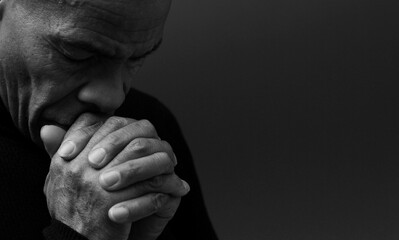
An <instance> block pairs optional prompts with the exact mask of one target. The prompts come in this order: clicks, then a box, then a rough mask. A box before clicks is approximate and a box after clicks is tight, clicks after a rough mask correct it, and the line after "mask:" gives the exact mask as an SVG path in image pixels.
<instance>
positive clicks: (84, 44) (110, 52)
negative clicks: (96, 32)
mask: <svg viewBox="0 0 399 240" xmlns="http://www.w3.org/2000/svg"><path fill="white" fill-rule="evenodd" d="M52 39H53V41H54V42H56V43H57V42H58V43H66V44H69V45H71V46H73V47H77V48H81V49H84V50H87V51H90V52H93V53H99V54H101V55H104V56H109V57H115V55H116V51H115V49H113V48H110V47H107V46H106V45H105V44H94V43H93V42H89V41H85V40H82V39H71V38H66V37H61V38H59V37H58V38H56V37H53V38H52ZM162 41H163V39H162V38H161V39H160V40H159V41H158V42H157V43H156V44H155V45H154V46H153V47H152V48H151V49H150V50H148V51H146V52H144V53H143V54H141V55H138V56H131V57H129V59H142V58H145V57H147V56H149V55H151V54H153V53H154V52H155V51H157V50H158V48H159V47H160V46H161V44H162Z"/></svg>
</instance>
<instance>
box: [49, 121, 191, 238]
mask: <svg viewBox="0 0 399 240" xmlns="http://www.w3.org/2000/svg"><path fill="white" fill-rule="evenodd" d="M46 128H47V129H46ZM49 130H51V127H48V126H47V127H44V128H43V129H42V139H43V141H44V144H45V146H46V149H47V150H48V152H49V154H50V156H52V155H54V156H52V161H51V165H50V172H49V174H48V176H47V179H46V184H45V188H44V191H45V194H46V197H47V203H48V207H49V211H50V214H51V215H52V217H53V218H55V219H58V220H60V221H62V222H64V223H65V224H67V225H68V226H70V227H71V228H73V229H75V230H76V231H78V232H79V233H81V234H83V235H85V236H86V237H88V238H89V239H127V238H128V236H129V233H130V236H132V237H133V238H134V239H138V240H141V239H155V238H156V237H157V236H159V234H160V233H161V232H162V230H163V228H164V227H165V225H166V224H167V222H168V221H169V220H170V219H171V218H172V217H173V215H174V213H175V212H176V210H177V207H178V205H179V203H180V197H182V196H184V195H185V194H187V192H188V190H189V187H188V185H187V183H185V182H184V181H183V180H181V179H180V178H178V177H177V176H176V174H175V173H174V166H175V164H176V158H175V156H174V153H173V151H172V148H171V147H170V145H169V144H168V143H166V142H164V141H161V140H160V139H159V137H158V135H157V133H156V131H155V129H154V127H153V126H152V125H151V124H150V123H149V122H148V121H145V120H143V121H136V120H133V119H127V118H120V117H111V118H109V119H104V118H102V117H99V116H96V115H93V114H83V115H82V116H81V117H79V118H78V119H77V121H76V122H75V123H74V125H73V126H71V128H70V129H69V130H68V132H67V133H66V135H65V137H64V140H63V143H62V145H61V147H60V148H59V150H58V152H57V153H55V154H54V149H56V148H55V147H54V145H58V144H59V142H60V141H59V140H54V141H51V137H48V136H49V133H48V132H49ZM53 130H54V129H53ZM46 131H47V132H46ZM59 135H62V134H60V133H57V134H55V137H53V138H57V136H58V137H59ZM57 141H58V142H57ZM50 142H51V143H52V144H50ZM54 142H55V143H54ZM98 149H102V150H98ZM101 153H105V156H104V157H101V156H102V155H103V154H101ZM66 160H67V161H66ZM88 160H91V161H90V164H91V166H90V165H89V161H88ZM93 160H102V161H93ZM93 167H94V168H93ZM95 168H96V169H95ZM110 219H111V220H112V221H110ZM132 222H134V224H133V225H132V226H133V229H132V231H130V230H131V223H132Z"/></svg>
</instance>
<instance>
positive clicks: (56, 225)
mask: <svg viewBox="0 0 399 240" xmlns="http://www.w3.org/2000/svg"><path fill="white" fill-rule="evenodd" d="M43 235H44V238H45V239H46V240H88V239H87V238H86V237H84V236H83V235H80V234H79V233H78V232H76V231H75V230H73V229H72V228H70V227H69V226H67V225H65V224H63V223H62V222H60V221H58V220H55V219H53V220H51V224H50V226H48V227H46V228H45V229H44V230H43Z"/></svg>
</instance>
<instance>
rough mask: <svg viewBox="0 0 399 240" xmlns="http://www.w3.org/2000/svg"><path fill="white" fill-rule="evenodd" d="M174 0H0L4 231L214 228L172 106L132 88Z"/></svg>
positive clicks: (152, 235)
mask: <svg viewBox="0 0 399 240" xmlns="http://www.w3.org/2000/svg"><path fill="white" fill-rule="evenodd" d="M169 7H170V0H1V1H0V61H1V67H0V70H1V74H0V79H1V80H0V84H1V85H0V95H1V101H0V112H1V119H0V121H1V124H0V159H1V163H2V168H1V175H0V176H1V180H2V183H1V184H0V186H1V193H2V197H1V203H2V204H1V206H0V208H1V211H0V212H1V216H2V219H1V221H0V226H1V228H0V229H1V234H0V236H1V238H2V239H28V238H29V239H37V238H40V237H42V236H44V238H46V239H100V240H106V239H115V240H119V239H137V240H141V239H156V238H158V239H216V236H215V234H214V231H213V229H212V227H211V224H210V222H209V219H208V217H207V214H206V210H205V207H204V204H203V201H202V197H201V193H200V191H199V185H198V181H197V178H196V175H195V171H194V167H193V164H192V160H191V156H190V153H189V150H188V148H187V146H186V144H185V142H184V139H183V137H182V135H181V133H180V130H179V127H178V125H177V123H176V121H175V119H174V117H173V116H172V115H171V113H170V112H169V111H168V110H167V109H166V108H165V107H164V106H163V105H162V104H160V103H159V102H158V101H157V100H155V99H154V98H152V97H150V96H148V95H146V94H144V93H141V92H139V91H137V90H134V89H133V88H132V87H133V86H134V81H135V74H136V73H137V70H138V69H139V68H140V66H141V65H142V64H143V60H144V58H145V57H146V56H148V55H149V54H151V53H152V52H154V51H155V50H156V49H157V47H158V46H159V45H160V43H161V39H162V32H163V27H164V23H165V20H166V17H167V14H168V11H169ZM116 116H118V117H116ZM142 119H146V120H142ZM49 156H50V157H49ZM176 156H177V157H176ZM177 158H178V159H179V165H176V164H177ZM177 173H178V174H179V176H178V175H177ZM46 176H47V177H46ZM180 177H181V178H180ZM183 179H185V180H183ZM186 181H187V182H189V183H190V186H191V192H190V194H188V195H187V196H185V195H186V194H187V193H188V192H189V190H190V186H189V185H188V183H187V182H186ZM43 189H44V195H43V192H42V191H43ZM182 197H183V198H182ZM181 200H182V201H181ZM46 203H47V204H46ZM178 208H179V210H178V211H177V209H178Z"/></svg>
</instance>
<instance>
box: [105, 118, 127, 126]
mask: <svg viewBox="0 0 399 240" xmlns="http://www.w3.org/2000/svg"><path fill="white" fill-rule="evenodd" d="M127 123H128V122H127V119H126V118H123V117H117V116H112V117H110V118H108V119H107V121H106V124H107V125H112V126H117V127H123V126H126V125H127Z"/></svg>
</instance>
